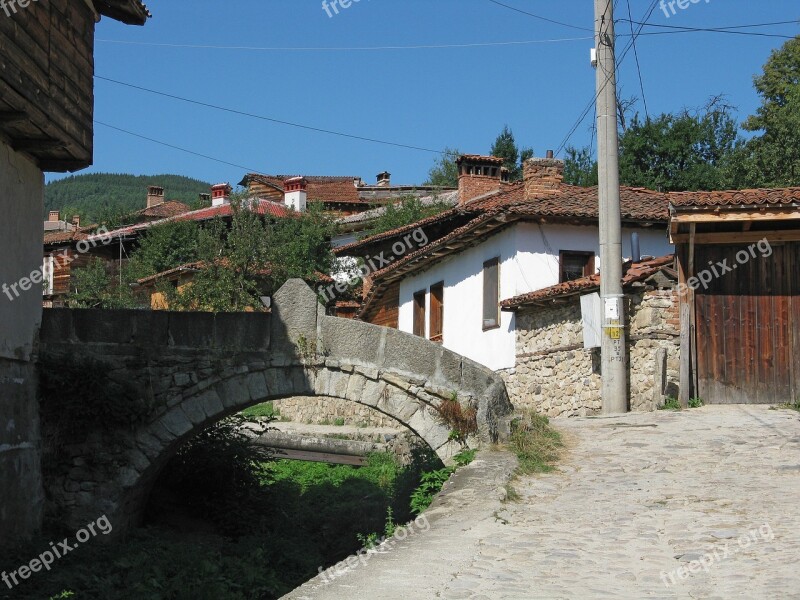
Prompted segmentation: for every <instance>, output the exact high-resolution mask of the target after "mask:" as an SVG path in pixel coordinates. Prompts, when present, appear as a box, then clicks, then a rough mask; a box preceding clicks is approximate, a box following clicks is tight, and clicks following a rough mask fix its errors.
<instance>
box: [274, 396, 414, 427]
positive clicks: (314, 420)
mask: <svg viewBox="0 0 800 600" xmlns="http://www.w3.org/2000/svg"><path fill="white" fill-rule="evenodd" d="M273 406H274V407H275V410H277V411H278V412H279V413H280V415H281V419H282V420H285V421H293V422H295V423H309V424H311V425H330V424H333V423H335V422H336V420H337V419H344V424H345V425H353V426H356V427H400V426H401V425H400V424H399V423H398V422H397V421H395V420H394V419H392V418H391V417H389V416H387V415H385V414H383V413H382V412H380V411H377V410H374V409H371V408H368V407H366V406H364V405H362V404H356V403H355V402H349V401H347V400H341V399H339V398H320V397H316V396H295V397H293V398H284V399H283V400H276V401H275V402H274V403H273Z"/></svg>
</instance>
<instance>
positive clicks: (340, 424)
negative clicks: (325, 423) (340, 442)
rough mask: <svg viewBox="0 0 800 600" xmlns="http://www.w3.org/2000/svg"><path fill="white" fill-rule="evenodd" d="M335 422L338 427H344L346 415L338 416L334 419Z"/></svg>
mask: <svg viewBox="0 0 800 600" xmlns="http://www.w3.org/2000/svg"><path fill="white" fill-rule="evenodd" d="M333 424H334V425H336V427H344V417H336V418H335V419H334V420H333Z"/></svg>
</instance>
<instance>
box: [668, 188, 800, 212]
mask: <svg viewBox="0 0 800 600" xmlns="http://www.w3.org/2000/svg"><path fill="white" fill-rule="evenodd" d="M669 203H670V204H671V205H672V206H673V207H675V208H702V207H736V206H779V205H786V206H792V205H794V206H796V205H798V204H800V188H798V187H794V188H779V189H760V190H732V191H724V192H672V193H670V194H669Z"/></svg>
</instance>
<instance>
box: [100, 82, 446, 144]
mask: <svg viewBox="0 0 800 600" xmlns="http://www.w3.org/2000/svg"><path fill="white" fill-rule="evenodd" d="M95 78H96V79H99V80H101V81H107V82H109V83H114V84H117V85H121V86H124V87H128V88H132V89H135V90H139V91H142V92H147V93H149V94H155V95H156V96H163V97H164V98H171V99H173V100H179V101H181V102H186V103H189V104H195V105H197V106H203V107H206V108H212V109H214V110H220V111H223V112H227V113H231V114H234V115H239V116H243V117H249V118H251V119H259V120H261V121H268V122H270V123H277V124H279V125H287V126H289V127H297V128H299V129H305V130H308V131H314V132H317V133H325V134H328V135H335V136H339V137H344V138H348V139H353V140H360V141H362V142H371V143H373V144H383V145H384V146H394V147H396V148H405V149H408V150H418V151H420V152H429V153H432V154H443V152H442V151H441V150H432V149H431V148H423V147H421V146H411V145H409V144H400V143H397V142H388V141H386V140H379V139H376V138H369V137H364V136H360V135H354V134H350V133H343V132H341V131H332V130H330V129H322V128H320V127H312V126H310V125H302V124H300V123H292V122H291V121H284V120H281V119H275V118H272V117H265V116H264V115H257V114H253V113H248V112H244V111H241V110H236V109H233V108H225V107H224V106H218V105H216V104H209V103H208V102H201V101H200V100H193V99H191V98H184V97H183V96H176V95H175V94H169V93H167V92H160V91H158V90H152V89H150V88H146V87H142V86H139V85H134V84H132V83H126V82H124V81H118V80H116V79H109V78H108V77H101V76H100V75H95Z"/></svg>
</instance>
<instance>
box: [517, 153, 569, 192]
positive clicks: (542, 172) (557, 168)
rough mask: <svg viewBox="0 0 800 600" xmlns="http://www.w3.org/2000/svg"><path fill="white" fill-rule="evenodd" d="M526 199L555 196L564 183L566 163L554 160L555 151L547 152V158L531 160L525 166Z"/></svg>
mask: <svg viewBox="0 0 800 600" xmlns="http://www.w3.org/2000/svg"><path fill="white" fill-rule="evenodd" d="M523 173H524V174H523V179H524V181H525V199H526V200H529V199H532V198H536V197H537V196H542V195H549V194H554V193H555V192H557V191H558V189H559V188H560V187H561V184H562V183H563V182H564V161H563V160H558V159H556V158H553V151H552V150H548V151H547V158H529V159H528V160H526V161H525V164H524V165H523Z"/></svg>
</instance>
